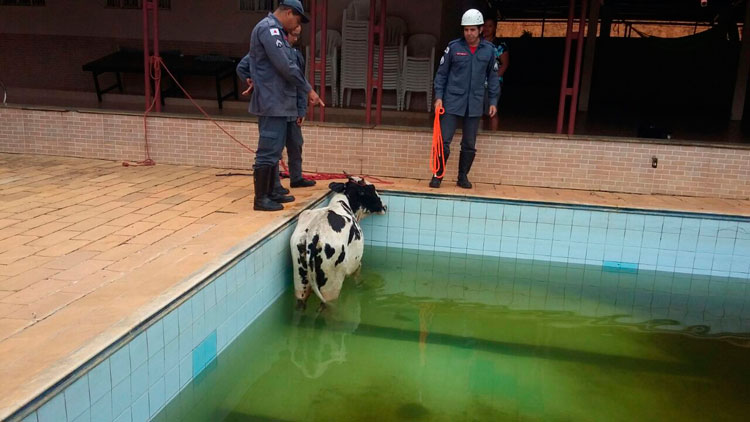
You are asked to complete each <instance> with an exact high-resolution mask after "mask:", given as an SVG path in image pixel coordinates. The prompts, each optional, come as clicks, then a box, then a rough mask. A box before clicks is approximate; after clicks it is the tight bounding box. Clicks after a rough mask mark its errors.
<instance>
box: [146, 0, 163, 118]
mask: <svg viewBox="0 0 750 422" xmlns="http://www.w3.org/2000/svg"><path fill="white" fill-rule="evenodd" d="M148 2H149V3H151V15H152V17H153V19H152V21H153V22H152V24H153V26H154V52H153V53H154V57H157V58H158V57H159V4H158V0H148ZM154 76H156V78H157V79H160V78H161V66H160V65H154ZM154 103H156V112H157V113H160V112H161V85H159V87H158V89H154Z"/></svg>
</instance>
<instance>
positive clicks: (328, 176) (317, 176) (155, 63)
mask: <svg viewBox="0 0 750 422" xmlns="http://www.w3.org/2000/svg"><path fill="white" fill-rule="evenodd" d="M162 67H163V68H164V70H165V71H166V72H167V74H168V75H169V77H170V78H172V81H174V83H175V85H177V87H178V88H180V90H181V91H182V93H183V94H185V97H187V98H188V99H189V100H190V102H191V103H192V104H193V105H194V106H195V108H197V109H198V110H199V111H200V112H201V113H202V114H203V116H205V117H206V119H208V120H209V121H210V122H211V123H213V124H214V125H216V127H218V128H219V129H220V130H221V131H222V132H224V134H226V135H227V136H228V137H229V138H230V139H231V140H233V141H234V142H236V143H237V144H238V145H240V146H241V147H242V148H244V149H246V150H248V151H249V152H250V153H252V154H255V150H254V149H252V148H250V147H249V146H247V145H245V144H244V143H242V142H241V141H240V140H239V139H237V138H235V137H234V136H232V134H231V133H229V132H228V131H227V130H226V129H224V127H223V126H221V125H220V124H219V123H218V122H217V121H216V120H214V119H213V118H211V116H210V115H209V114H208V113H206V111H205V110H204V109H203V108H202V107H201V106H200V105H198V103H196V102H195V100H194V99H193V97H192V96H191V95H190V94H189V93H188V92H187V90H186V89H185V88H184V87H183V86H182V85H181V84H180V82H179V81H177V78H175V76H174V75H173V74H172V72H171V71H170V70H169V68H168V67H167V65H166V63H164V60H162V58H161V57H156V56H152V57H151V69H150V71H149V76H150V77H151V79H153V80H154V81H155V84H154V86H155V88H154V92H155V93H156V92H160V91H158V90H159V89H160V88H161V68H162ZM155 104H156V95H154V101H152V102H151V105H150V106H149V107H148V108H147V109H146V111H145V112H144V113H143V136H144V139H145V149H146V159H145V160H143V161H138V162H128V161H125V162H123V163H122V165H123V166H126V167H127V166H153V165H154V164H156V163H155V162H154V161H153V160H152V159H151V154H150V149H149V143H148V125H147V124H146V121H147V117H148V114H149V113H150V112H151V110H152V109H153V108H154V105H155ZM279 164H280V165H281V168H282V169H283V171H282V172H281V174H282V176H284V177H289V168H288V167H287V165H286V163H285V162H284V160H280V161H279ZM304 177H305V178H307V179H311V180H332V179H346V178H348V177H349V175H347V174H345V173H312V174H307V175H304ZM363 177H364V176H363ZM367 179H369V180H373V181H375V182H377V183H384V184H392V183H393V182H388V181H385V180H381V179H378V178H376V177H371V176H367Z"/></svg>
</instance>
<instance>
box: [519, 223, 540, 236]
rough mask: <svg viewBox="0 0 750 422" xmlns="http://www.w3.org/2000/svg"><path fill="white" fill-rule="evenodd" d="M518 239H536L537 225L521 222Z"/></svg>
mask: <svg viewBox="0 0 750 422" xmlns="http://www.w3.org/2000/svg"><path fill="white" fill-rule="evenodd" d="M518 237H523V238H526V239H535V238H536V223H527V222H523V221H522V222H521V223H519V226H518Z"/></svg>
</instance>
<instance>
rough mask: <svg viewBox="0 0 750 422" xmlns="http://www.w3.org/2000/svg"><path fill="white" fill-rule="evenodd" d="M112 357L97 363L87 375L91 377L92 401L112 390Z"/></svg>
mask: <svg viewBox="0 0 750 422" xmlns="http://www.w3.org/2000/svg"><path fill="white" fill-rule="evenodd" d="M109 363H110V359H106V360H104V361H103V362H101V363H100V364H98V365H96V366H95V367H94V368H93V369H91V371H89V373H88V374H87V375H86V376H87V377H88V379H89V397H90V398H91V401H92V402H95V401H97V400H99V399H100V398H101V397H102V396H104V395H105V394H107V393H109V392H110V391H111V390H112V378H111V375H110V365H109Z"/></svg>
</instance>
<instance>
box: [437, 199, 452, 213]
mask: <svg viewBox="0 0 750 422" xmlns="http://www.w3.org/2000/svg"><path fill="white" fill-rule="evenodd" d="M437 214H438V215H442V216H446V217H453V201H452V200H450V199H438V207H437Z"/></svg>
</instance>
